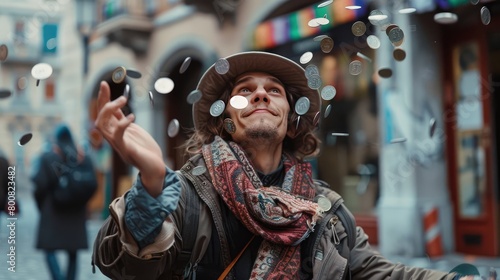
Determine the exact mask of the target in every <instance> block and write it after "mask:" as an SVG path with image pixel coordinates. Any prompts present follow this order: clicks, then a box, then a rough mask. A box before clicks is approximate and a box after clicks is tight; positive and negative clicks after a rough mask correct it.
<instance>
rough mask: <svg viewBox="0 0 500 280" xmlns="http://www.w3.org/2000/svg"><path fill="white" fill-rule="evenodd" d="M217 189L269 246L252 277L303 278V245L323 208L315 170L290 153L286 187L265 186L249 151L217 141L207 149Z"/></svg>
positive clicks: (261, 252) (286, 159) (286, 161)
mask: <svg viewBox="0 0 500 280" xmlns="http://www.w3.org/2000/svg"><path fill="white" fill-rule="evenodd" d="M202 151H203V157H204V159H205V162H206V164H207V169H208V171H209V173H210V176H211V178H212V182H213V185H214V187H215V189H216V190H217V192H218V193H219V195H220V196H221V197H222V199H223V200H224V202H225V203H226V204H227V206H228V207H229V209H230V210H231V212H233V214H234V215H235V216H236V217H237V218H238V219H239V220H240V221H241V222H242V223H243V224H244V225H245V227H246V228H247V229H248V230H249V231H251V232H252V233H253V234H255V235H260V236H261V237H262V238H263V239H264V241H263V242H262V243H261V245H260V247H259V253H258V256H257V258H256V261H255V263H254V265H253V268H252V273H251V278H252V279H254V278H259V279H281V278H283V277H284V278H286V279H298V272H299V268H300V246H298V245H299V244H300V242H302V240H304V239H305V238H306V237H307V236H308V235H309V233H310V232H311V231H312V230H313V227H314V225H315V224H316V221H317V220H318V219H319V218H320V217H321V214H322V212H321V209H320V208H319V207H318V204H316V203H314V202H313V201H312V199H313V197H314V189H313V187H312V185H313V182H312V176H311V166H310V164H309V163H306V162H301V161H299V160H297V159H296V158H295V157H293V156H290V155H288V154H284V162H283V167H284V171H285V178H284V182H283V185H282V187H281V188H279V187H276V186H263V185H262V183H261V181H260V179H259V177H258V175H257V173H256V171H255V170H254V169H253V167H252V165H251V164H250V162H249V160H248V159H247V157H246V154H245V152H244V151H243V150H242V149H241V147H240V146H238V145H237V144H236V143H234V142H225V141H224V140H222V139H221V138H220V137H218V136H216V138H215V140H214V141H213V142H212V143H211V144H207V145H205V146H203V149H202Z"/></svg>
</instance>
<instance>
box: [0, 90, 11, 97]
mask: <svg viewBox="0 0 500 280" xmlns="http://www.w3.org/2000/svg"><path fill="white" fill-rule="evenodd" d="M11 95H12V92H11V91H10V90H8V89H0V99H2V98H8V97H10V96H11Z"/></svg>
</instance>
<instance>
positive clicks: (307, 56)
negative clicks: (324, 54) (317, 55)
mask: <svg viewBox="0 0 500 280" xmlns="http://www.w3.org/2000/svg"><path fill="white" fill-rule="evenodd" d="M312 58H313V53H312V52H305V53H304V54H302V55H301V56H300V60H299V61H300V63H302V64H306V63H308V62H309V61H311V59H312Z"/></svg>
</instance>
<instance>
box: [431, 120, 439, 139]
mask: <svg viewBox="0 0 500 280" xmlns="http://www.w3.org/2000/svg"><path fill="white" fill-rule="evenodd" d="M436 126H437V123H436V120H435V119H434V118H431V119H430V120H429V136H430V137H432V136H434V132H436Z"/></svg>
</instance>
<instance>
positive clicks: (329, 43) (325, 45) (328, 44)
mask: <svg viewBox="0 0 500 280" xmlns="http://www.w3.org/2000/svg"><path fill="white" fill-rule="evenodd" d="M320 47H321V51H323V52H324V53H329V52H331V51H332V49H333V39H332V38H330V37H326V38H323V39H322V40H321V43H320Z"/></svg>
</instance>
